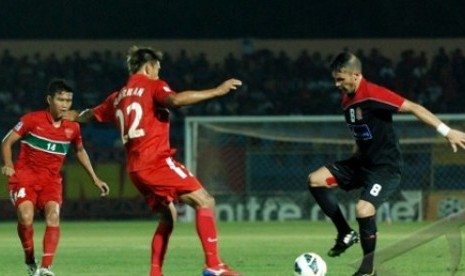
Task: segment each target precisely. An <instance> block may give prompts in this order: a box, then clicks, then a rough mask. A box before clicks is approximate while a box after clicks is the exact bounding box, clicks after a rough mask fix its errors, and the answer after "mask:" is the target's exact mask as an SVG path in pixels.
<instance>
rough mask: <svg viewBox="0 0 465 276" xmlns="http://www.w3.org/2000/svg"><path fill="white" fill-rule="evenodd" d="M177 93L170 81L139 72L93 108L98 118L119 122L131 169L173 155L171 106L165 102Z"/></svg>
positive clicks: (151, 163) (129, 169) (143, 166)
mask: <svg viewBox="0 0 465 276" xmlns="http://www.w3.org/2000/svg"><path fill="white" fill-rule="evenodd" d="M173 93H176V92H174V91H172V90H171V88H170V87H169V86H168V84H167V83H166V82H164V81H162V80H153V79H149V78H147V77H146V76H145V75H142V74H136V75H132V76H131V77H130V78H129V80H128V82H127V84H126V86H124V87H123V88H122V89H121V90H120V91H118V92H114V93H113V94H111V95H110V96H109V97H108V98H107V99H106V100H105V101H104V102H103V103H101V104H100V105H98V106H97V107H95V108H94V109H93V111H94V115H95V118H96V119H97V120H98V121H100V122H115V123H116V124H117V126H118V128H119V130H120V133H121V139H122V141H123V144H124V145H125V148H126V153H127V158H128V159H127V169H128V171H129V172H133V171H138V170H142V169H147V168H150V167H154V166H157V165H158V164H160V163H159V162H164V159H165V158H166V157H169V156H170V155H171V152H170V143H169V128H170V121H169V110H168V109H167V108H166V107H165V106H164V105H163V102H164V99H165V98H166V97H167V96H168V95H170V94H173Z"/></svg>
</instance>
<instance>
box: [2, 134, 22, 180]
mask: <svg viewBox="0 0 465 276" xmlns="http://www.w3.org/2000/svg"><path fill="white" fill-rule="evenodd" d="M19 139H21V136H19V135H18V134H17V133H16V132H14V131H10V132H8V133H7V135H6V136H5V137H4V138H3V140H2V158H3V166H2V174H3V175H6V176H8V177H10V176H12V175H14V174H15V168H14V165H13V151H12V146H13V144H14V143H16V141H18V140H19Z"/></svg>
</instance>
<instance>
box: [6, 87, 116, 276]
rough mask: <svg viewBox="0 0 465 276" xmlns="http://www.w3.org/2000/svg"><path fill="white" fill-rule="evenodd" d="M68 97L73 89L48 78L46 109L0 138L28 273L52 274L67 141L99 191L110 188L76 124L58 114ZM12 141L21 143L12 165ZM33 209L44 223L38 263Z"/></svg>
mask: <svg viewBox="0 0 465 276" xmlns="http://www.w3.org/2000/svg"><path fill="white" fill-rule="evenodd" d="M72 100H73V90H72V89H71V87H70V86H69V85H68V84H67V83H66V82H65V81H63V80H59V79H57V80H53V81H51V82H50V84H49V86H48V90H47V103H48V109H46V110H41V111H35V112H30V113H27V114H25V115H24V116H22V117H21V119H20V121H19V122H18V123H17V124H16V126H15V127H14V128H13V129H12V130H11V131H10V132H8V134H7V135H6V136H5V138H3V141H2V156H3V162H4V165H3V166H2V174H4V175H6V176H7V177H8V178H9V179H8V188H9V190H10V197H11V200H12V202H13V204H14V205H15V208H16V211H17V215H18V226H17V231H18V236H19V239H20V240H21V244H22V247H23V249H24V254H25V262H26V265H27V270H28V275H40V276H53V275H54V273H53V272H52V271H51V270H50V266H51V265H52V262H53V258H54V254H55V251H56V249H57V246H58V241H59V238H60V207H61V204H62V183H61V182H62V177H61V175H60V169H61V167H62V165H63V161H64V159H65V156H66V154H67V153H68V150H69V148H70V145H71V144H73V145H74V146H73V148H74V149H75V151H76V155H77V159H78V161H79V162H80V163H81V165H82V166H83V167H84V169H85V171H86V172H87V173H88V174H89V176H90V177H91V178H92V180H93V182H94V185H95V186H97V188H99V189H100V192H101V196H106V195H108V193H109V187H108V185H107V184H106V183H105V182H103V181H102V180H100V179H99V178H98V177H97V175H96V174H95V172H94V169H93V167H92V164H91V162H90V160H89V156H88V155H87V152H86V150H85V148H84V146H83V144H82V138H81V131H80V127H79V124H78V123H76V122H70V121H67V120H63V119H62V115H63V112H64V111H66V110H69V108H70V107H71V104H72ZM17 141H20V142H21V145H20V150H19V155H18V158H17V160H16V162H15V163H14V164H13V157H12V156H13V153H12V146H13V144H14V143H15V142H17ZM35 208H37V209H39V210H41V211H43V214H44V217H45V223H46V229H45V233H44V237H43V257H42V264H41V267H40V268H38V264H37V263H36V260H35V258H34V240H33V236H34V230H33V221H34V209H35Z"/></svg>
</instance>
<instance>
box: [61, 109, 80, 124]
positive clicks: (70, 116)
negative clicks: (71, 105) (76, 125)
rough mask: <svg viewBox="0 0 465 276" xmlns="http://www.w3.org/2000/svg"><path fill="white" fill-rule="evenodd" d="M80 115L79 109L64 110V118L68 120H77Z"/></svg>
mask: <svg viewBox="0 0 465 276" xmlns="http://www.w3.org/2000/svg"><path fill="white" fill-rule="evenodd" d="M78 116H79V111H77V110H67V111H64V112H63V117H62V118H63V119H65V120H68V121H73V122H74V121H76V119H77V117H78Z"/></svg>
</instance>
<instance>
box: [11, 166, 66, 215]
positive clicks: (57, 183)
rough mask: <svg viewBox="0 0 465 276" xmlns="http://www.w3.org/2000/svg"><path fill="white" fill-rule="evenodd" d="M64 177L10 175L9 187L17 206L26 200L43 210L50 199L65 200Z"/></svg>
mask: <svg viewBox="0 0 465 276" xmlns="http://www.w3.org/2000/svg"><path fill="white" fill-rule="evenodd" d="M61 180H62V178H61V177H59V178H50V177H48V176H41V175H40V174H39V175H38V174H36V175H34V176H33V177H28V178H24V177H20V178H19V177H16V176H12V177H10V180H9V182H8V189H9V190H10V198H11V201H12V202H13V205H15V207H18V206H19V204H21V203H23V202H24V201H32V203H33V204H34V206H35V207H36V208H38V209H40V210H43V209H44V207H45V204H46V203H47V202H49V201H55V202H58V204H60V206H61V203H62V202H63V197H62V193H63V186H62V184H61Z"/></svg>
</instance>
